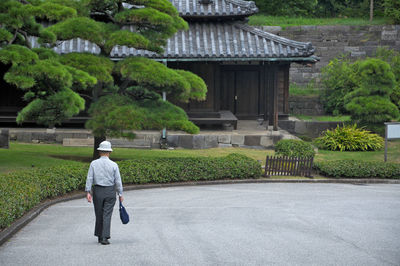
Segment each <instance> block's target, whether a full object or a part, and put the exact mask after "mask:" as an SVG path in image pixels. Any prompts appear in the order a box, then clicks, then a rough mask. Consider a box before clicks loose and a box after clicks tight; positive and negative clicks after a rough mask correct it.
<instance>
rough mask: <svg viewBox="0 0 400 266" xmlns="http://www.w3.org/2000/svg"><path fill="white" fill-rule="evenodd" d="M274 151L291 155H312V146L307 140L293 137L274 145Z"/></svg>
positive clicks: (313, 153)
mask: <svg viewBox="0 0 400 266" xmlns="http://www.w3.org/2000/svg"><path fill="white" fill-rule="evenodd" d="M275 152H276V154H278V155H284V156H292V157H314V155H315V151H314V147H313V146H312V145H311V144H310V143H307V142H304V141H302V140H295V139H284V140H280V141H278V143H277V144H276V145H275Z"/></svg>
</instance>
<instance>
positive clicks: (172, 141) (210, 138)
mask: <svg viewBox="0 0 400 266" xmlns="http://www.w3.org/2000/svg"><path fill="white" fill-rule="evenodd" d="M10 139H11V140H15V141H19V142H26V143H58V144H63V145H64V146H73V147H82V146H87V147H89V146H92V145H93V143H94V138H93V136H92V135H91V133H90V132H89V131H86V130H76V131H71V130H63V129H56V130H54V131H48V130H39V129H31V130H30V129H12V130H10ZM281 139H296V137H295V136H293V135H291V134H290V133H289V132H287V131H285V130H279V131H272V130H265V131H255V132H243V133H241V132H226V133H225V132H207V133H203V134H197V135H190V134H184V133H175V132H169V133H168V135H167V143H168V146H169V147H172V148H185V149H208V148H218V147H245V148H246V147H247V148H261V149H268V148H273V147H274V145H275V144H276V143H277V142H278V141H279V140H281ZM107 140H109V141H110V142H111V143H112V145H113V147H121V148H136V149H152V148H153V149H159V148H160V141H161V133H160V132H155V131H140V132H136V138H135V139H134V140H127V139H115V138H108V139H107Z"/></svg>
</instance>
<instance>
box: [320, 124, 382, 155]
mask: <svg viewBox="0 0 400 266" xmlns="http://www.w3.org/2000/svg"><path fill="white" fill-rule="evenodd" d="M315 142H316V143H317V144H318V146H319V148H321V149H326V150H331V151H375V150H380V149H382V148H383V144H384V141H383V138H382V137H380V136H379V135H377V134H373V133H371V132H370V131H368V130H365V129H363V128H357V125H356V124H354V125H352V126H343V127H340V126H337V127H336V128H335V129H334V130H329V129H328V130H326V131H324V132H323V134H322V136H321V137H319V138H317V139H316V140H315Z"/></svg>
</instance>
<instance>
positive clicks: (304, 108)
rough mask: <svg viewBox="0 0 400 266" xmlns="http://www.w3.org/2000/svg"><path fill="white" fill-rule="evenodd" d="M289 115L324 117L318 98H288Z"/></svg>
mask: <svg viewBox="0 0 400 266" xmlns="http://www.w3.org/2000/svg"><path fill="white" fill-rule="evenodd" d="M289 113H290V114H296V115H324V114H325V111H324V107H323V105H322V103H321V101H320V98H319V96H289Z"/></svg>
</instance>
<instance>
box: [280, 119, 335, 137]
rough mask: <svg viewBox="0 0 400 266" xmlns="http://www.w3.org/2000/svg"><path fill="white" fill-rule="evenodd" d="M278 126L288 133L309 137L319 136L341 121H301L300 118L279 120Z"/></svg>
mask: <svg viewBox="0 0 400 266" xmlns="http://www.w3.org/2000/svg"><path fill="white" fill-rule="evenodd" d="M278 124H279V127H280V128H282V129H285V130H287V131H288V132H289V133H292V134H296V135H301V136H308V137H310V138H316V137H319V136H320V134H321V133H322V132H323V131H325V130H327V129H334V128H336V127H337V126H338V125H340V126H343V122H321V121H302V120H281V121H279V123H278Z"/></svg>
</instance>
